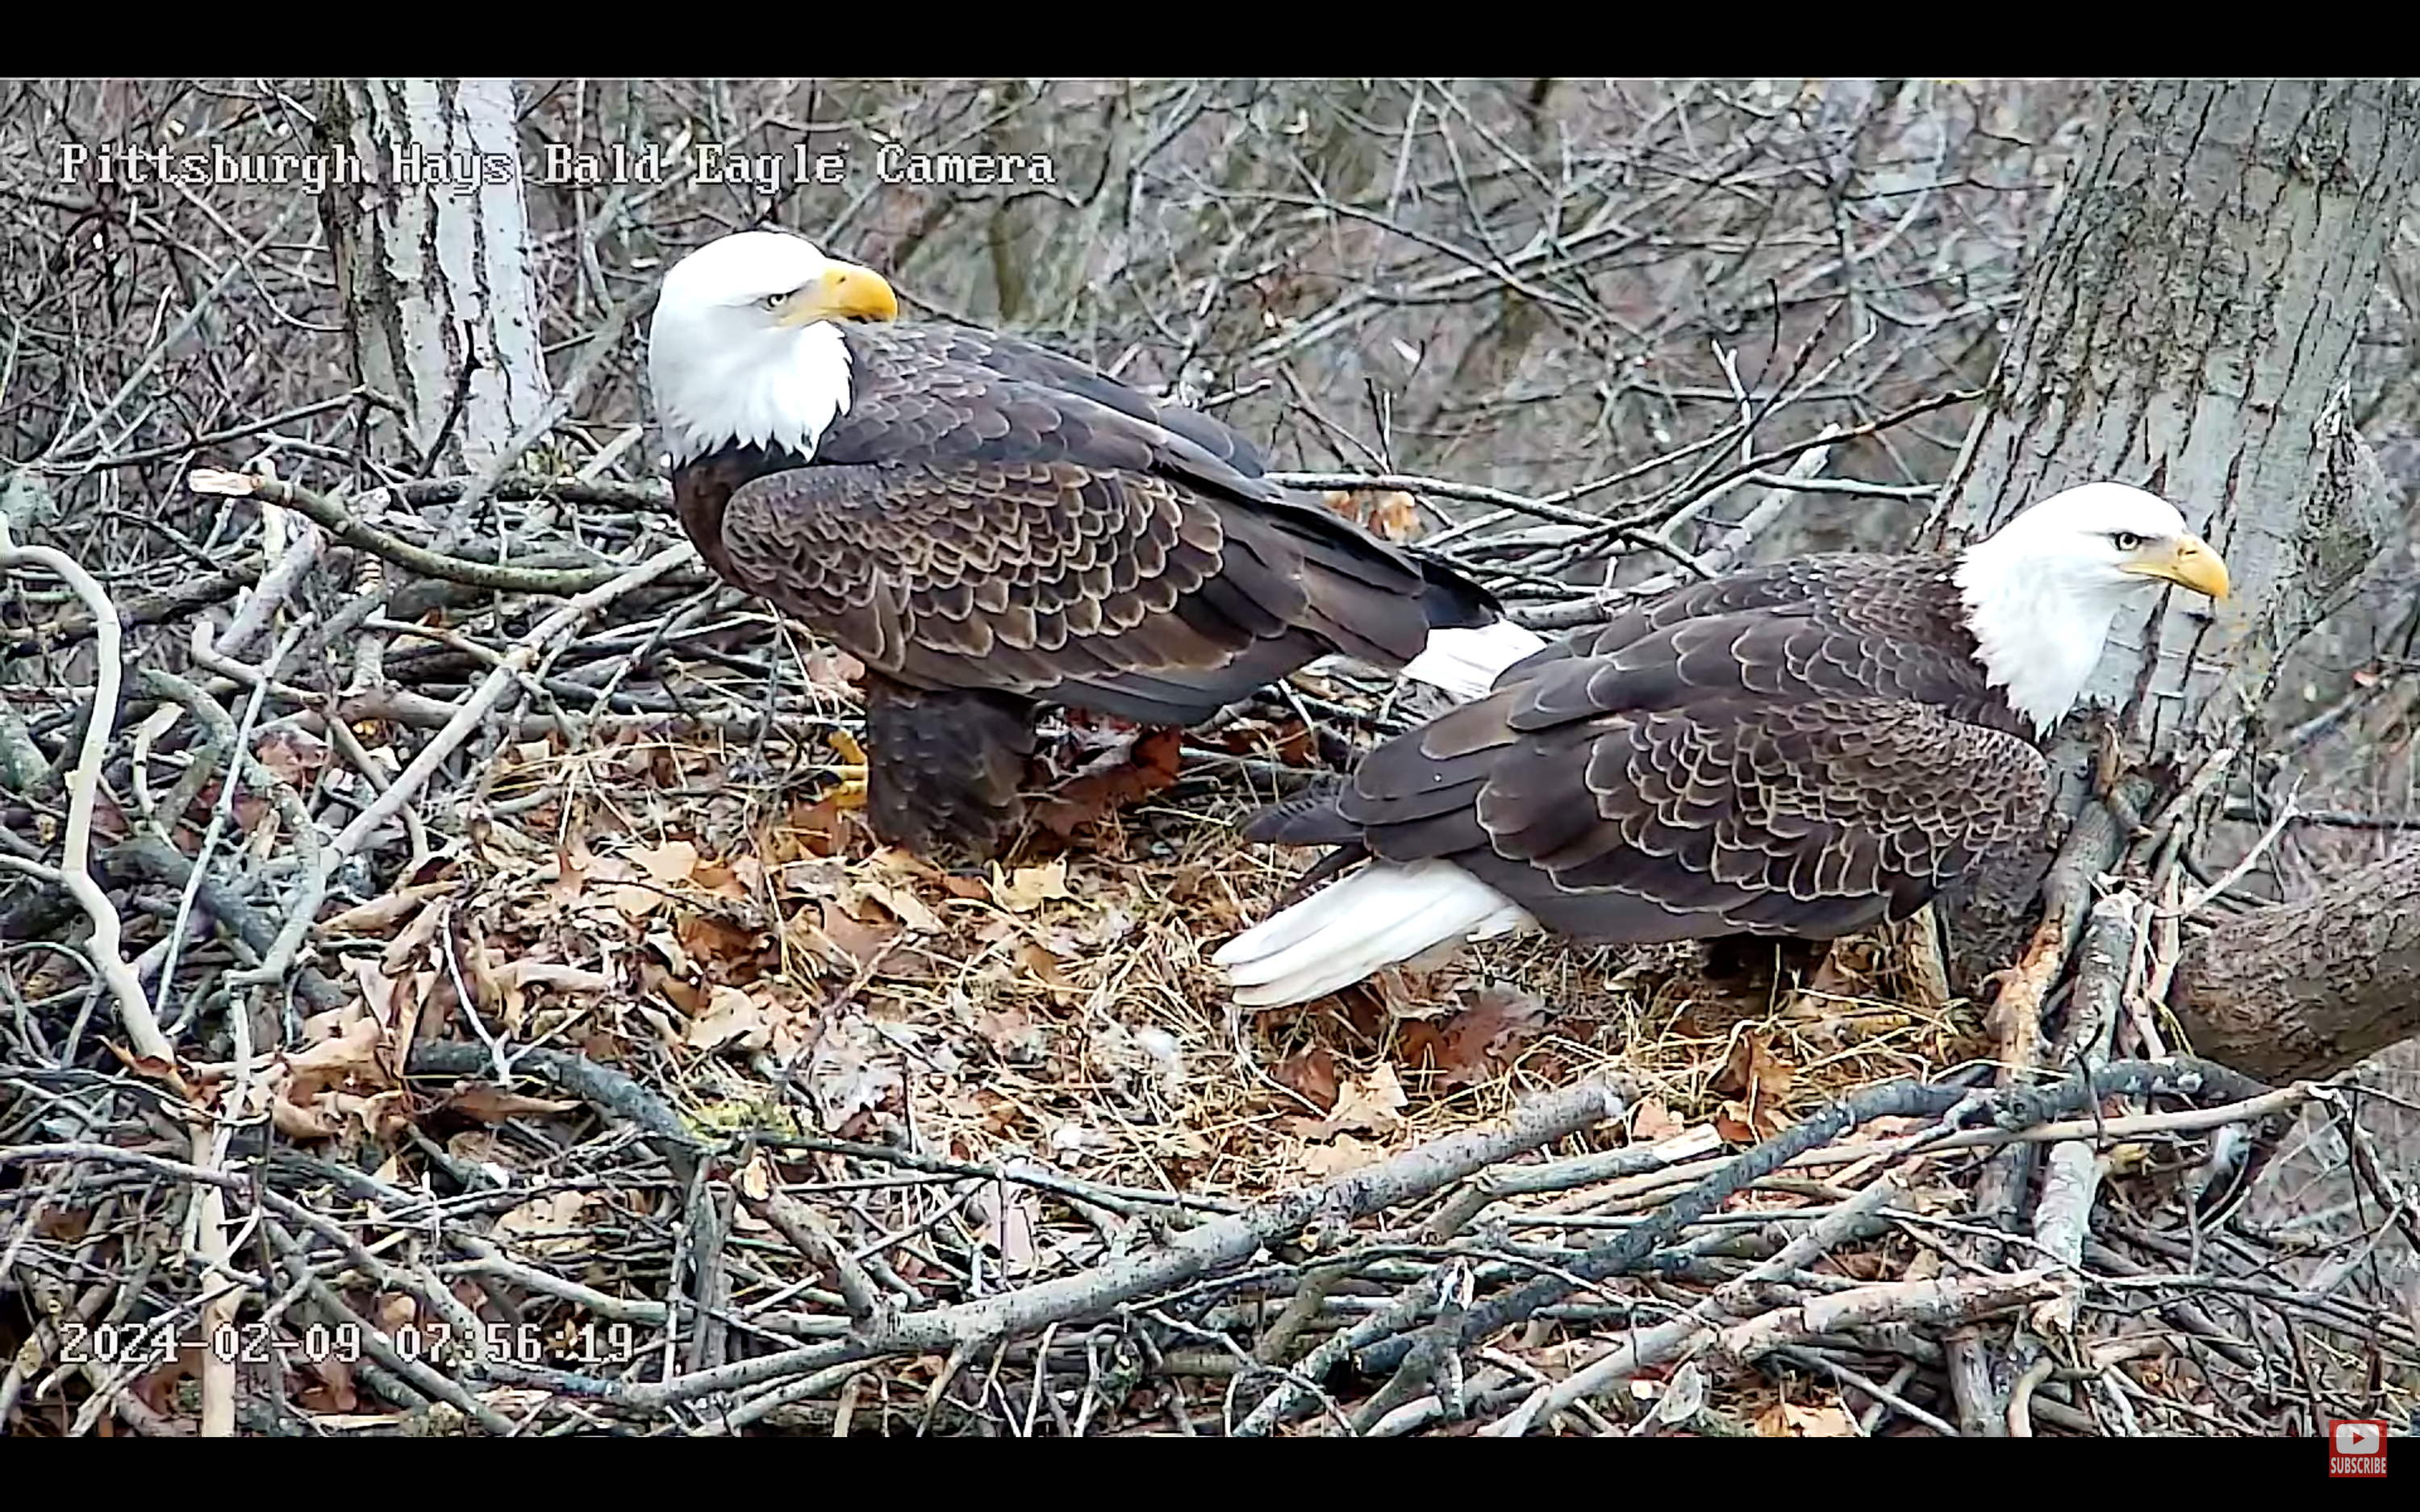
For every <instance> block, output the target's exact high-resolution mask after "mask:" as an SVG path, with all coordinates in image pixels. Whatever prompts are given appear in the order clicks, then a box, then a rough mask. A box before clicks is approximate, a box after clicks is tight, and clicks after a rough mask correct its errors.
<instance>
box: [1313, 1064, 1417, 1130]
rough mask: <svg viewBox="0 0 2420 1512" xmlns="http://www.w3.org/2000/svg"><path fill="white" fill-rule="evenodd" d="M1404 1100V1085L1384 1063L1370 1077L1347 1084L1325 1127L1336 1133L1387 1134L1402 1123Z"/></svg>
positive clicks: (1354, 1079)
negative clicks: (1344, 1131) (1345, 1131)
mask: <svg viewBox="0 0 2420 1512" xmlns="http://www.w3.org/2000/svg"><path fill="white" fill-rule="evenodd" d="M1404 1101H1405V1099H1404V1084H1403V1083H1402V1082H1401V1081H1400V1080H1398V1079H1397V1078H1396V1075H1395V1068H1394V1067H1393V1066H1392V1065H1390V1064H1388V1062H1386V1061H1383V1060H1382V1061H1380V1062H1378V1064H1377V1067H1376V1068H1375V1069H1374V1070H1373V1071H1372V1072H1370V1073H1369V1074H1368V1075H1366V1076H1356V1077H1353V1078H1351V1079H1350V1080H1348V1081H1346V1082H1345V1083H1344V1085H1343V1087H1342V1088H1341V1089H1340V1090H1339V1092H1338V1093H1337V1098H1336V1109H1335V1111H1334V1112H1332V1113H1330V1114H1329V1115H1328V1116H1327V1123H1326V1128H1328V1129H1329V1130H1330V1131H1333V1132H1342V1131H1343V1130H1347V1129H1359V1130H1361V1131H1362V1132H1364V1133H1366V1134H1387V1133H1388V1132H1390V1131H1392V1130H1393V1129H1395V1128H1397V1127H1398V1126H1400V1125H1401V1124H1402V1123H1403V1121H1404V1119H1403V1114H1402V1112H1401V1111H1400V1110H1401V1109H1402V1107H1403V1106H1404Z"/></svg>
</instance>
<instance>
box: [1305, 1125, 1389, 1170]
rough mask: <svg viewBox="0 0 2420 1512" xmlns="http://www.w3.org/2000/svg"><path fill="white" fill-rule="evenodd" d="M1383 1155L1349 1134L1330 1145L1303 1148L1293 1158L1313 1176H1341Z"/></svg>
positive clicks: (1383, 1151) (1380, 1151) (1339, 1137)
mask: <svg viewBox="0 0 2420 1512" xmlns="http://www.w3.org/2000/svg"><path fill="white" fill-rule="evenodd" d="M1385 1153H1386V1151H1385V1150H1383V1149H1379V1148H1378V1147H1377V1146H1376V1145H1373V1144H1370V1143H1368V1142H1366V1141H1364V1140H1359V1139H1356V1138H1354V1137H1353V1136H1352V1135H1351V1134H1339V1135H1337V1137H1336V1142H1335V1143H1334V1144H1332V1145H1305V1146H1303V1147H1302V1149H1299V1150H1297V1151H1296V1152H1295V1159H1296V1160H1298V1161H1300V1162H1301V1163H1302V1168H1303V1169H1304V1170H1307V1171H1309V1172H1310V1173H1311V1175H1313V1176H1342V1174H1344V1173H1345V1172H1346V1171H1351V1170H1357V1169H1359V1168H1360V1167H1362V1166H1364V1165H1371V1164H1373V1163H1374V1162H1375V1161H1377V1160H1378V1159H1379V1157H1381V1156H1382V1155H1384V1154H1385Z"/></svg>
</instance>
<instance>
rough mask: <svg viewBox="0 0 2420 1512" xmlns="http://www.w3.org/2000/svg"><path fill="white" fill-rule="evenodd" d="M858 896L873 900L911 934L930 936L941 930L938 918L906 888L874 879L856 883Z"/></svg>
mask: <svg viewBox="0 0 2420 1512" xmlns="http://www.w3.org/2000/svg"><path fill="white" fill-rule="evenodd" d="M857 890H858V892H859V893H860V895H861V896H863V897H867V898H871V899H873V900H874V901H875V902H876V903H880V904H881V905H882V906H883V907H884V908H886V909H888V910H889V911H890V914H891V917H892V918H895V919H897V920H899V922H901V923H902V924H905V925H907V930H908V933H913V934H932V933H939V930H940V928H941V919H940V916H939V915H938V914H936V913H934V912H933V911H932V910H931V909H930V908H927V907H925V906H924V901H923V899H922V898H919V897H917V896H916V895H915V894H914V893H913V892H910V891H908V890H907V888H906V887H900V886H897V885H895V884H893V883H889V882H884V881H882V880H880V879H879V878H876V877H861V878H859V879H858V881H857Z"/></svg>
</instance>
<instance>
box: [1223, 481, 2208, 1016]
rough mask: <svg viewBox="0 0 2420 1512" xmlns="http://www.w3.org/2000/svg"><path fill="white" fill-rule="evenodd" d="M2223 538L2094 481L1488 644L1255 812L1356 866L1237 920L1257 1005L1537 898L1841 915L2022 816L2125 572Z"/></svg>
mask: <svg viewBox="0 0 2420 1512" xmlns="http://www.w3.org/2000/svg"><path fill="white" fill-rule="evenodd" d="M2163 583H2175V584H2178V585H2180V586H2182V587H2184V588H2188V589H2191V590H2193V591H2194V592H2195V593H2199V594H2209V595H2211V597H2213V598H2223V597H2225V596H2226V590H2227V579H2226V565H2225V564H2224V563H2222V562H2220V560H2219V559H2218V557H2217V555H2216V554H2215V553H2213V552H2212V551H2211V549H2210V548H2208V547H2207V546H2205V545H2204V544H2203V543H2202V542H2201V541H2200V540H2199V539H2198V538H2196V537H2195V535H2194V534H2193V533H2192V532H2190V531H2188V530H2187V529H2186V528H2185V521H2184V519H2183V517H2181V516H2180V515H2179V514H2178V513H2177V511H2176V510H2175V508H2173V507H2172V506H2170V505H2169V504H2168V503H2166V502H2165V501H2163V500H2161V499H2159V498H2157V497H2155V496H2153V495H2151V494H2148V493H2145V492H2143V491H2141V490H2139V489H2135V488H2130V487H2126V486H2121V485H2118V484H2108V483H2099V484H2088V485H2086V486H2082V487H2078V488H2071V489H2070V490H2068V491H2067V492H2065V493H2061V494H2057V495H2055V496H2054V497H2052V498H2050V499H2047V500H2044V501H2041V502H2040V503H2038V504H2036V505H2035V506H2034V507H2032V508H2030V509H2028V510H2026V511H2024V513H2022V514H2020V515H2018V516H2017V517H2015V518H2014V519H2012V520H2010V521H2009V523H2008V524H2007V525H2006V526H2004V527H2002V528H2001V530H2000V531H1999V532H1997V533H1995V534H1993V536H1992V537H1991V538H1989V539H1988V540H1985V541H1982V542H1979V543H1978V544H1976V545H1974V546H1972V547H1969V548H1966V549H1965V550H1964V551H1963V552H1962V553H1959V554H1957V555H1954V556H1901V557H1887V556H1869V555H1847V554H1843V555H1834V556H1815V557H1807V558H1801V559H1799V560H1797V561H1793V562H1788V563H1779V564H1776V565H1773V566H1767V567H1759V568H1755V569H1752V570H1749V571H1745V572H1738V573H1733V574H1731V575H1730V576H1729V577H1726V578H1722V579H1716V580H1714V581H1710V582H1700V583H1694V584H1691V585H1689V586H1687V587H1683V588H1680V589H1677V590H1674V591H1672V592H1671V593H1669V594H1665V595H1663V596H1661V597H1659V598H1656V599H1654V600H1652V601H1651V602H1648V603H1645V604H1641V605H1639V606H1637V607H1636V608H1633V609H1629V610H1628V611H1627V612H1625V613H1623V614H1622V615H1621V616H1620V617H1619V618H1617V619H1615V620H1614V621H1613V622H1612V623H1610V624H1608V625H1604V626H1602V627H1599V628H1596V629H1593V630H1589V631H1583V632H1579V633H1577V634H1575V635H1573V636H1570V637H1568V638H1566V639H1565V640H1561V641H1559V642H1558V643H1556V644H1554V645H1551V646H1548V647H1547V648H1545V649H1544V650H1542V651H1539V652H1537V653H1535V654H1534V655H1532V656H1528V657H1527V658H1526V659H1524V660H1522V661H1520V662H1518V663H1517V664H1515V665H1513V666H1512V667H1510V668H1509V669H1507V670H1505V671H1504V672H1503V673H1502V675H1501V676H1500V677H1499V678H1497V681H1496V684H1495V688H1494V691H1493V692H1491V693H1489V694H1487V695H1486V696H1485V697H1483V698H1481V700H1479V701H1478V702H1472V703H1466V704H1465V705H1463V706H1462V707H1460V708H1456V709H1453V710H1451V711H1450V712H1448V713H1446V714H1444V715H1441V716H1439V717H1436V718H1435V719H1433V720H1431V721H1429V722H1428V723H1426V724H1424V725H1422V726H1419V728H1416V729H1413V730H1411V731H1408V732H1406V733H1404V734H1402V735H1399V736H1397V737H1395V738H1394V739H1392V740H1389V741H1388V742H1386V743H1384V744H1382V745H1380V746H1378V747H1377V748H1374V749H1373V750H1372V751H1371V752H1370V753H1369V754H1368V755H1367V756H1366V757H1364V758H1363V759H1362V761H1361V763H1360V764H1359V766H1358V767H1357V769H1356V770H1355V772H1354V774H1353V776H1352V777H1351V779H1349V780H1347V781H1346V782H1345V783H1344V785H1343V786H1342V788H1341V789H1339V790H1337V791H1334V792H1332V793H1328V794H1326V795H1320V796H1316V797H1313V798H1311V799H1308V800H1304V801H1298V802H1296V803H1294V804H1290V805H1285V806H1282V807H1280V808H1278V809H1275V810H1268V811H1267V812H1265V813H1264V814H1263V815H1261V816H1260V817H1259V818H1257V819H1256V820H1254V821H1253V823H1252V824H1251V825H1249V826H1248V828H1247V831H1246V833H1247V834H1248V835H1249V836H1250V837H1251V838H1253V839H1256V840H1264V841H1278V842H1281V843H1285V844H1292V845H1328V846H1334V847H1337V849H1336V850H1334V851H1332V852H1331V853H1330V854H1329V855H1328V856H1326V858H1325V859H1324V860H1323V861H1322V862H1321V863H1320V864H1319V865H1318V866H1317V867H1316V868H1314V869H1313V871H1312V873H1311V878H1310V880H1313V881H1315V880H1317V879H1318V878H1320V877H1323V876H1326V875H1329V874H1332V873H1334V872H1338V871H1342V870H1343V869H1344V868H1346V867H1349V866H1351V865H1352V864H1353V863H1355V862H1357V861H1363V862H1366V864H1364V865H1363V866H1362V867H1361V868H1360V870H1358V871H1357V872H1352V873H1351V874H1350V875H1347V876H1346V877H1344V879H1343V880H1342V881H1340V882H1336V883H1334V884H1332V885H1330V886H1329V887H1326V889H1325V890H1323V891H1320V892H1317V893H1313V894H1312V895H1311V896H1310V897H1308V898H1306V899H1304V900H1303V901H1301V902H1300V903H1295V904H1294V905H1293V906H1292V907H1289V908H1286V909H1284V910H1283V911H1281V912H1280V913H1279V914H1278V915H1276V916H1275V917H1274V918H1269V919H1267V920H1265V921H1264V922H1263V923H1261V924H1259V925H1257V926H1255V927H1254V928H1252V929H1249V930H1248V931H1246V932H1245V933H1242V934H1240V935H1238V936H1237V937H1236V938H1234V939H1233V940H1232V941H1230V942H1228V944H1227V945H1226V946H1225V947H1223V948H1222V949H1219V951H1218V954H1217V956H1216V958H1215V959H1216V960H1217V962H1218V964H1219V965H1220V966H1222V967H1224V968H1225V970H1226V971H1227V973H1228V976H1229V979H1230V980H1231V981H1233V984H1234V986H1235V997H1236V1000H1237V1001H1238V1002H1240V1003H1243V1004H1246V1005H1248V1006H1274V1005H1278V1004H1284V1003H1297V1002H1303V1001H1307V1000H1309V999H1311V998H1314V997H1318V996H1321V995H1325V994H1327V993H1331V992H1334V991H1336V990H1338V989H1339V988H1342V987H1344V986H1346V985H1349V984H1350V983H1352V982H1355V981H1358V980H1361V979H1362V978H1363V977H1366V976H1368V975H1369V974H1370V973H1371V972H1373V971H1375V970H1377V969H1379V968H1380V967H1382V966H1386V965H1389V964H1394V963H1397V962H1402V961H1407V960H1410V959H1412V958H1414V957H1416V956H1419V955H1421V954H1423V953H1424V952H1427V951H1429V950H1431V949H1435V948H1438V947H1442V946H1446V945H1450V944H1453V943H1457V942H1460V941H1463V940H1467V939H1478V938H1484V937H1486V936H1488V935H1491V934H1497V933H1507V932H1510V931H1514V930H1522V929H1528V928H1539V927H1543V928H1544V929H1546V930H1549V931H1552V932H1554V933H1559V934H1562V935H1565V936H1567V937H1570V938H1572V939H1575V940H1583V941H1590V942H1597V943H1646V942H1651V941H1664V940H1683V939H1711V938H1716V937H1721V936H1729V935H1763V936H1777V937H1785V938H1798V939H1807V940H1830V939H1837V938H1838V937H1839V936H1841V935H1844V934H1849V933H1855V932H1856V931H1858V930H1860V929H1864V928H1866V927H1868V926H1869V925H1872V924H1875V923H1879V922H1882V921H1884V920H1885V919H1897V918H1906V917H1907V916H1908V915H1910V914H1912V913H1914V912H1915V911H1916V910H1917V909H1918V908H1920V907H1922V906H1923V905H1924V904H1925V903H1928V902H1929V901H1931V898H1932V897H1933V896H1934V894H1935V893H1937V892H1938V891H1940V890H1941V889H1942V888H1943V887H1947V886H1948V885H1949V884H1951V883H1952V882H1954V881H1956V880H1957V879H1958V878H1960V877H1961V876H1963V875H1965V874H1967V873H1968V872H1971V871H1972V870H1973V869H1974V868H1975V866H1976V865H1977V864H1978V862H1979V861H1980V860H1982V859H1983V858H1984V857H1986V856H1989V855H1990V854H1991V853H1993V851H1994V850H1995V849H1997V848H1999V847H2002V846H2006V845H2009V844H2011V843H2014V842H2016V841H2022V840H2023V839H2024V838H2026V837H2028V836H2030V835H2033V834H2036V833H2038V832H2039V830H2040V825H2041V824H2042V822H2043V820H2044V818H2045V815H2046V812H2047V809H2048V804H2049V799H2050V791H2051V790H2050V771H2049V767H2048V765H2047V764H2046V763H2045V762H2044V761H2043V759H2042V756H2041V753H2040V750H2039V749H2038V742H2039V741H2040V739H2041V737H2042V736H2043V735H2045V734H2046V733H2048V732H2049V731H2050V729H2051V728H2052V727H2053V726H2054V725H2055V724H2056V723H2057V722H2058V721H2059V719H2060V718H2061V717H2064V716H2065V715H2066V713H2067V712H2068V709H2069V708H2070V707H2071V705H2072V704H2073V703H2074V702H2075V700H2076V698H2077V697H2078V696H2079V694H2080V693H2081V691H2082V689H2083V687H2084V685H2085V683H2086V679H2087V678H2088V677H2089V676H2090V675H2091V672H2092V670H2093V666H2094V664H2095V663H2096V662H2098V661H2099V660H2100V658H2101V653H2102V643H2103V641H2104V640H2106V639H2107V636H2108V633H2109V628H2110V625H2111V622H2112V621H2113V620H2114V619H2115V618H2116V616H2117V614H2118V610H2119V609H2121V608H2122V607H2124V605H2125V604H2126V603H2127V602H2128V601H2129V600H2131V599H2133V598H2135V597H2136V596H2137V595H2139V594H2144V593H2147V592H2149V591H2150V590H2152V589H2155V588H2157V587H2158V586H2159V585H2161V584H2163Z"/></svg>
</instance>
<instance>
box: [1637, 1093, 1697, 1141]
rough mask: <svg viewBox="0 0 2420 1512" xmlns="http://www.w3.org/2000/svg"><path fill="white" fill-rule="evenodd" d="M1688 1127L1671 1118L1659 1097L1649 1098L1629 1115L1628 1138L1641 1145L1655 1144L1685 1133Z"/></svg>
mask: <svg viewBox="0 0 2420 1512" xmlns="http://www.w3.org/2000/svg"><path fill="white" fill-rule="evenodd" d="M1688 1127H1689V1126H1688V1125H1687V1124H1685V1123H1683V1122H1682V1121H1681V1120H1680V1119H1677V1118H1674V1117H1673V1116H1672V1110H1671V1109H1670V1108H1668V1107H1666V1106H1665V1105H1664V1100H1663V1099H1662V1098H1660V1097H1651V1098H1648V1099H1646V1100H1644V1101H1642V1102H1641V1103H1639V1104H1638V1108H1637V1112H1635V1113H1633V1114H1632V1115H1631V1119H1630V1137H1631V1138H1633V1139H1635V1140H1637V1142H1638V1143H1640V1144H1642V1145H1652V1144H1657V1143H1659V1142H1661V1141H1663V1140H1666V1139H1669V1138H1671V1137H1673V1136H1674V1135H1675V1134H1683V1133H1685V1132H1686V1131H1687V1129H1688Z"/></svg>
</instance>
